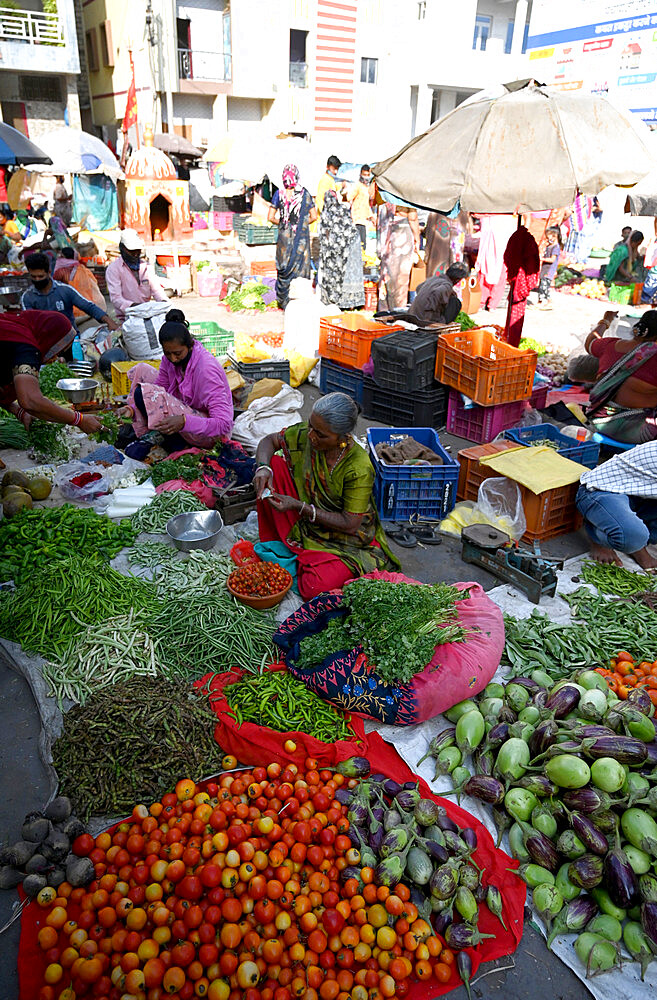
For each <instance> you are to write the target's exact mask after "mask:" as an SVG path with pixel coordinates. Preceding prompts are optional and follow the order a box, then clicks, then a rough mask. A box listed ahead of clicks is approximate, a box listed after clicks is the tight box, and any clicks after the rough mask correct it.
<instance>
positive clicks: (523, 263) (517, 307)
mask: <svg viewBox="0 0 657 1000" xmlns="http://www.w3.org/2000/svg"><path fill="white" fill-rule="evenodd" d="M504 263H505V264H506V269H507V272H508V275H509V281H510V283H511V289H510V291H509V300H510V301H509V305H510V308H509V312H508V315H507V320H506V331H505V332H506V341H507V343H508V344H510V345H511V346H512V347H517V346H518V344H519V343H520V337H521V336H522V327H523V323H524V321H525V307H526V305H527V296H528V295H529V293H530V292H531V291H532V290H533V289H534V288H536V286H537V285H538V279H539V277H540V272H541V258H540V255H539V252H538V246H537V244H536V240H535V239H534V237H533V236H532V234H531V233H530V232H529V230H528V229H526V228H525V227H524V226H520V227H519V228H518V229H516V231H515V233H514V234H513V236H512V237H511V239H510V240H509V242H508V243H507V245H506V250H505V251H504Z"/></svg>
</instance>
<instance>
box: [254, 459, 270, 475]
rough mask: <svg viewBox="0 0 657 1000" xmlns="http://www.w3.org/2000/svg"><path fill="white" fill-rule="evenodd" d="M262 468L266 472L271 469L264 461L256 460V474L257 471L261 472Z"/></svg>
mask: <svg viewBox="0 0 657 1000" xmlns="http://www.w3.org/2000/svg"><path fill="white" fill-rule="evenodd" d="M263 469H266V470H267V472H271V471H272V468H271V465H267V463H266V462H258V464H257V465H256V475H257V474H258V473H259V472H261V471H262V470H263ZM272 474H273V473H272Z"/></svg>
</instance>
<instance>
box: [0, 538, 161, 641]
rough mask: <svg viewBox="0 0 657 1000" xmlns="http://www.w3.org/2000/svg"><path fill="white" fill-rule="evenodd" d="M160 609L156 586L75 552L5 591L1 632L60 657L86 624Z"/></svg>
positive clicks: (0, 599) (0, 607)
mask: <svg viewBox="0 0 657 1000" xmlns="http://www.w3.org/2000/svg"><path fill="white" fill-rule="evenodd" d="M160 607H161V605H160V602H159V601H158V599H157V593H156V590H155V588H154V587H153V585H152V584H150V583H148V582H146V581H144V580H137V579H136V578H135V577H130V576H123V575H122V574H121V573H117V572H116V570H114V569H112V567H111V566H109V565H108V564H107V563H106V562H104V561H103V560H102V559H101V558H100V557H98V556H95V557H88V556H86V557H82V556H79V555H71V556H69V557H68V559H63V558H62V559H58V560H56V561H54V562H52V563H48V564H46V565H45V566H44V567H43V568H42V569H40V570H39V571H38V572H35V573H33V574H32V575H31V576H30V577H29V578H27V579H25V580H24V581H23V582H22V583H21V584H20V586H19V587H17V588H16V589H15V590H12V591H2V592H0V636H2V637H3V638H5V639H10V640H11V641H13V642H18V643H20V644H21V646H22V647H23V649H24V650H25V651H26V652H28V653H38V654H40V655H41V656H44V657H45V658H46V659H55V660H57V659H58V658H59V657H60V656H61V655H62V654H63V653H64V651H65V650H66V648H67V647H68V644H69V643H70V641H71V639H72V638H73V636H75V635H76V634H77V633H78V632H79V631H80V629H82V628H85V626H87V625H97V624H100V622H104V621H106V620H107V618H108V617H110V616H111V617H116V616H117V615H127V614H129V613H130V611H131V609H134V610H135V612H136V613H140V614H144V615H145V613H146V611H147V610H149V611H150V612H151V613H153V614H154V613H155V612H156V611H157V610H159V609H160ZM143 620H145V618H144V619H141V618H140V621H143ZM141 627H143V625H142V626H141Z"/></svg>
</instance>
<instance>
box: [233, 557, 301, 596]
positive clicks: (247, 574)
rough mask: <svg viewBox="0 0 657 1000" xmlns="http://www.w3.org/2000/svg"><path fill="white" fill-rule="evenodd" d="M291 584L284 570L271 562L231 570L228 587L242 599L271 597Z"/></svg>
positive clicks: (251, 564) (250, 564) (288, 575)
mask: <svg viewBox="0 0 657 1000" xmlns="http://www.w3.org/2000/svg"><path fill="white" fill-rule="evenodd" d="M291 583H292V577H291V575H290V574H289V573H288V571H287V570H286V569H283V567H282V566H279V564H278V563H272V562H254V563H247V564H246V566H240V568H239V569H236V570H233V572H232V573H231V574H230V576H229V577H228V585H229V586H230V587H231V589H232V590H234V591H235V593H236V594H240V595H241V596H243V597H273V596H274V594H280V593H281V591H283V590H285V589H286V588H287V587H289V586H290V584H291Z"/></svg>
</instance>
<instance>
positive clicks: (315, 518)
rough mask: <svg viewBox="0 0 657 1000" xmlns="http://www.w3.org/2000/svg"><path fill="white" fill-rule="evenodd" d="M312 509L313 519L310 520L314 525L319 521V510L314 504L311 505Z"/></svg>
mask: <svg viewBox="0 0 657 1000" xmlns="http://www.w3.org/2000/svg"><path fill="white" fill-rule="evenodd" d="M310 509H311V511H312V517H311V518H310V521H311V523H312V524H314V523H315V521H316V520H317V508H316V507H315V504H314V503H311V505H310Z"/></svg>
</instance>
